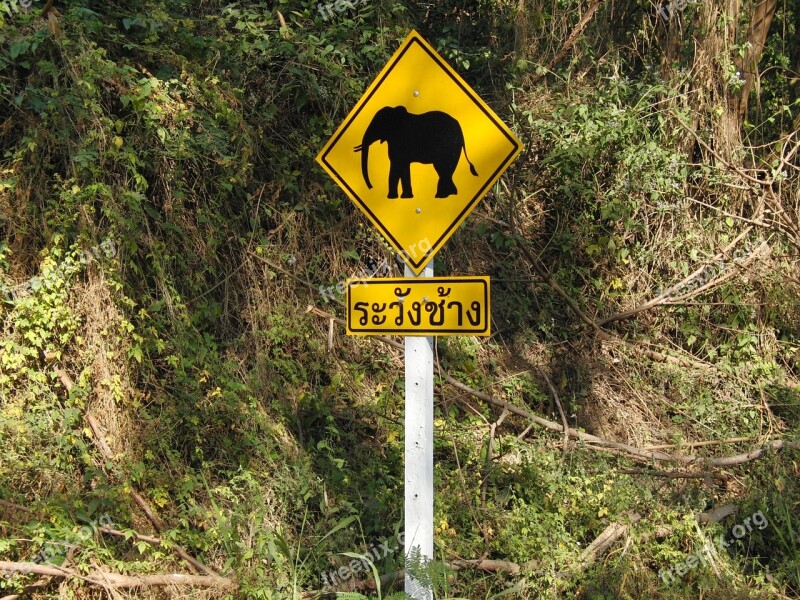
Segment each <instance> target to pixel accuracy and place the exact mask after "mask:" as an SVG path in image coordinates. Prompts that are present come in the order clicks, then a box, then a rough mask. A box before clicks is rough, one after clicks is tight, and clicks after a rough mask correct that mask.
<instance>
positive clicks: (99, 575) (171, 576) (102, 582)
mask: <svg viewBox="0 0 800 600" xmlns="http://www.w3.org/2000/svg"><path fill="white" fill-rule="evenodd" d="M0 571H5V572H6V573H34V574H37V575H48V576H50V577H60V578H66V579H70V578H78V579H82V580H84V581H89V582H90V583H93V584H94V585H97V586H101V587H109V588H140V587H158V586H170V585H176V586H181V585H191V586H196V587H210V588H232V587H233V582H232V581H231V580H230V579H228V578H226V577H213V576H204V575H184V574H179V573H164V574H157V575H138V576H134V575H121V574H119V573H105V572H103V571H92V572H91V573H89V575H87V576H83V575H80V574H79V573H77V572H75V571H73V570H71V569H62V568H60V567H55V566H52V565H40V564H37V563H33V562H9V561H0Z"/></svg>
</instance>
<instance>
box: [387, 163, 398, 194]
mask: <svg viewBox="0 0 800 600" xmlns="http://www.w3.org/2000/svg"><path fill="white" fill-rule="evenodd" d="M398 183H400V169H398V168H397V165H396V164H395V162H394V161H391V162H390V163H389V195H388V196H387V198H389V200H393V199H394V198H397V184H398Z"/></svg>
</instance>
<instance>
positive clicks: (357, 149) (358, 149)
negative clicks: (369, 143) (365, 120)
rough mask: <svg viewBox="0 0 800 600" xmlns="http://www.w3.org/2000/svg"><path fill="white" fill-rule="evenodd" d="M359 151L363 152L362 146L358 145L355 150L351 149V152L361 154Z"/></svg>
mask: <svg viewBox="0 0 800 600" xmlns="http://www.w3.org/2000/svg"><path fill="white" fill-rule="evenodd" d="M361 150H363V148H362V144H359V145H358V146H356V147H355V148H353V152H361Z"/></svg>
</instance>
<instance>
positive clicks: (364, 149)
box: [361, 136, 372, 190]
mask: <svg viewBox="0 0 800 600" xmlns="http://www.w3.org/2000/svg"><path fill="white" fill-rule="evenodd" d="M371 143H372V142H368V141H367V136H364V141H363V143H362V144H361V174H362V175H363V176H364V182H365V183H366V184H367V189H370V190H371V189H372V183H370V180H369V145H370V144H371Z"/></svg>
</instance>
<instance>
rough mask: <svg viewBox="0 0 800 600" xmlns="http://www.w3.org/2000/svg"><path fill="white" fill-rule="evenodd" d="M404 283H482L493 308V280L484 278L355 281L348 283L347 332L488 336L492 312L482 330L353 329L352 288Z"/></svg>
mask: <svg viewBox="0 0 800 600" xmlns="http://www.w3.org/2000/svg"><path fill="white" fill-rule="evenodd" d="M402 282H407V283H408V284H409V285H413V284H416V283H423V284H426V285H427V284H429V283H430V284H436V283H482V284H483V302H484V306H486V308H487V309H490V308H491V305H490V304H489V290H490V287H491V283H492V281H491V279H486V278H483V277H424V278H422V277H420V278H413V277H407V278H402V277H393V278H387V279H354V280H349V281H348V282H347V331H352V332H353V333H354V334H357V335H405V336H436V335H444V334H450V335H480V334H488V332H489V328H490V324H491V322H492V321H491V314H490V310H486V325H485V326H484V327H482V328H481V329H477V328H473V329H411V330H409V329H391V328H389V329H357V328H354V327H352V325H351V321H350V317H351V315H352V314H353V307H352V306H351V305H350V304H351V303H350V300H351V298H352V296H351V294H350V288H351V286H353V285H355V286H356V287H361V286H362V285H363V286H367V287H369V286H373V285H402Z"/></svg>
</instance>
